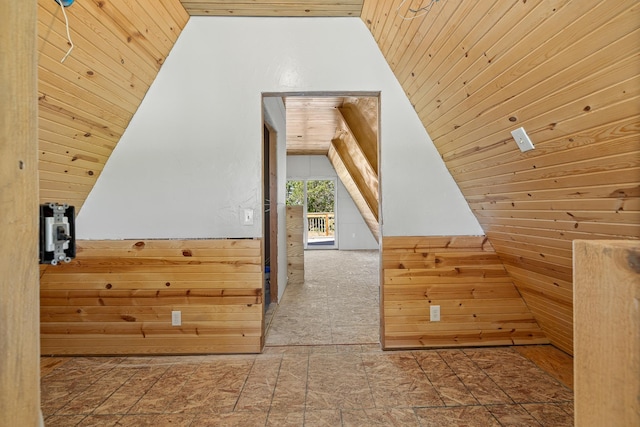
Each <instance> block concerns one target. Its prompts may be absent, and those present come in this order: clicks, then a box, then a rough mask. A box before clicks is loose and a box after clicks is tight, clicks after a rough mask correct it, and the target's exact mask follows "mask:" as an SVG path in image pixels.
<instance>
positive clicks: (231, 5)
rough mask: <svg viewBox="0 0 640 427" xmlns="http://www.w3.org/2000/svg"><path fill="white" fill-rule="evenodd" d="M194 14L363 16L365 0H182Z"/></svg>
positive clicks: (186, 7) (191, 13) (190, 12)
mask: <svg viewBox="0 0 640 427" xmlns="http://www.w3.org/2000/svg"><path fill="white" fill-rule="evenodd" d="M181 1H182V5H183V6H184V8H185V9H186V10H187V11H188V12H189V14H190V15H192V16H193V15H208V16H316V17H319V16H360V13H361V11H362V3H363V0H341V1H333V0H314V1H299V0H293V1H290V0H285V1H283V0H278V1H270V0H260V1H254V2H244V3H239V2H231V1H226V0H222V1H221V0H181Z"/></svg>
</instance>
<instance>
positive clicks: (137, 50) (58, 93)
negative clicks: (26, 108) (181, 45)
mask: <svg viewBox="0 0 640 427" xmlns="http://www.w3.org/2000/svg"><path fill="white" fill-rule="evenodd" d="M66 12H67V15H68V18H69V25H70V33H71V38H72V40H73V42H74V49H73V51H72V52H71V55H70V56H69V57H68V58H67V59H66V60H65V61H64V63H61V62H60V60H61V59H62V57H63V56H64V54H65V53H66V51H67V49H68V43H67V35H66V28H65V24H64V18H63V16H62V11H61V8H60V6H59V5H58V4H57V3H55V2H51V1H46V0H40V1H39V2H38V53H39V54H38V80H39V83H38V96H39V106H40V109H39V128H40V129H41V132H40V141H41V142H42V144H41V145H42V146H41V151H40V171H41V179H42V180H43V182H46V183H45V184H44V185H43V186H42V192H41V194H40V200H41V202H43V203H44V202H49V201H54V200H53V199H55V201H58V202H67V203H71V204H73V205H75V206H76V208H80V207H81V206H82V203H83V202H84V199H85V198H86V196H87V195H88V193H89V191H90V190H91V188H92V186H93V184H94V183H95V181H96V179H97V177H98V176H99V174H100V171H101V170H102V167H103V166H104V164H105V162H106V159H108V157H109V155H110V154H111V151H112V150H113V148H114V147H115V145H116V144H117V143H118V141H119V139H120V137H121V136H122V134H123V133H124V130H125V129H126V127H127V125H128V123H129V121H130V120H131V117H132V116H133V114H134V112H135V111H136V109H137V108H138V106H139V104H140V102H141V100H142V98H143V97H144V95H145V94H146V91H147V90H148V88H149V86H150V85H151V83H152V82H153V80H154V79H155V76H156V74H157V72H158V70H159V68H160V66H161V65H162V63H163V62H164V59H165V58H166V56H167V55H168V53H169V51H170V50H171V48H172V46H173V44H174V43H175V41H176V39H177V37H178V35H179V34H180V31H181V30H182V28H183V27H184V25H185V24H186V22H187V20H188V15H187V13H186V11H184V8H183V7H182V5H181V4H180V2H179V1H178V0H166V1H164V2H162V3H161V4H156V3H153V4H152V2H148V1H146V2H129V1H125V0H114V1H111V2H95V1H90V2H80V3H75V4H73V5H72V6H71V7H68V8H67V9H66ZM69 184H82V187H80V186H78V185H69Z"/></svg>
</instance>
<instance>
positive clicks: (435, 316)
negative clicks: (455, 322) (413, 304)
mask: <svg viewBox="0 0 640 427" xmlns="http://www.w3.org/2000/svg"><path fill="white" fill-rule="evenodd" d="M429 320H430V321H431V322H439V321H440V306H439V305H431V306H429Z"/></svg>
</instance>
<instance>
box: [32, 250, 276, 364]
mask: <svg viewBox="0 0 640 427" xmlns="http://www.w3.org/2000/svg"><path fill="white" fill-rule="evenodd" d="M261 245H262V241H261V240H258V239H216V240H146V241H139V240H120V241H79V242H78V244H77V258H76V259H74V260H73V261H72V262H71V263H69V264H66V265H58V266H49V267H48V268H47V269H46V270H45V272H44V274H43V275H42V277H41V279H40V321H41V349H42V354H77V355H78V354H95V355H106V354H186V353H259V352H260V351H261V349H262V345H263V335H262V322H263V299H262V297H263V273H262V255H261V254H262V247H261ZM172 311H180V312H181V316H182V324H181V325H180V326H172V324H171V319H172V313H171V312H172Z"/></svg>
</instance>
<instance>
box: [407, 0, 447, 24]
mask: <svg viewBox="0 0 640 427" xmlns="http://www.w3.org/2000/svg"><path fill="white" fill-rule="evenodd" d="M438 1H440V0H429V4H428V5H426V6H424V7H419V8H418V9H412V8H411V7H409V8H408V9H407V12H411V13H413V14H414V15H413V16H406V15H401V14H400V9H401V8H402V6H404V4H405V3H406V2H407V0H402V2H400V6H398V8H397V9H396V14H397V15H398V16H399V17H400V18H402V19H404V20H405V21H410V20H412V19H416V18H419V17H421V16H425V15H427V14H428V13H429V12H430V11H431V8H432V7H433V5H434V3H436V2H438Z"/></svg>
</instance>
